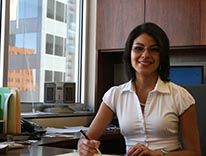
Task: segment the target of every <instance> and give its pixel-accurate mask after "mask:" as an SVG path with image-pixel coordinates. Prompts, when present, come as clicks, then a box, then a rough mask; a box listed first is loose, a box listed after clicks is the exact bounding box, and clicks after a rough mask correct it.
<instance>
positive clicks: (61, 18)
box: [56, 2, 65, 22]
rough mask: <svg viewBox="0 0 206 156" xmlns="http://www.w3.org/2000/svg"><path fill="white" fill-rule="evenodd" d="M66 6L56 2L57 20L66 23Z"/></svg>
mask: <svg viewBox="0 0 206 156" xmlns="http://www.w3.org/2000/svg"><path fill="white" fill-rule="evenodd" d="M64 15H65V14H64V4H63V3H60V2H56V20H57V21H61V22H64Z"/></svg>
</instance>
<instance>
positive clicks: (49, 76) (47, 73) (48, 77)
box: [45, 70, 52, 82]
mask: <svg viewBox="0 0 206 156" xmlns="http://www.w3.org/2000/svg"><path fill="white" fill-rule="evenodd" d="M47 81H52V71H49V70H45V82H47Z"/></svg>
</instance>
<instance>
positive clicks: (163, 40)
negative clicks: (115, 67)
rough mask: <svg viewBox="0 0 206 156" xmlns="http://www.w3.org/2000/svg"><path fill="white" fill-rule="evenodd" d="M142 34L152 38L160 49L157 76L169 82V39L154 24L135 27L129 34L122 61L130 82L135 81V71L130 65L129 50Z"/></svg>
mask: <svg viewBox="0 0 206 156" xmlns="http://www.w3.org/2000/svg"><path fill="white" fill-rule="evenodd" d="M142 33H146V34H148V35H150V36H152V37H153V38H154V39H155V41H156V42H157V44H158V45H159V48H160V51H159V53H160V65H159V68H158V74H159V76H160V78H161V80H162V81H164V82H168V81H169V70H170V62H169V39H168V37H167V35H166V33H165V32H164V31H163V30H162V29H161V28H160V27H159V26H158V25H156V24H154V23H144V24H142V25H139V26H137V27H135V28H134V29H133V30H132V31H131V32H130V34H129V36H128V38H127V41H126V44H125V51H124V55H123V60H124V63H125V68H126V72H127V76H128V78H129V79H130V80H135V77H136V76H135V69H134V68H133V67H132V64H131V50H132V46H133V42H134V40H135V39H136V38H137V37H138V36H140V35H141V34H142Z"/></svg>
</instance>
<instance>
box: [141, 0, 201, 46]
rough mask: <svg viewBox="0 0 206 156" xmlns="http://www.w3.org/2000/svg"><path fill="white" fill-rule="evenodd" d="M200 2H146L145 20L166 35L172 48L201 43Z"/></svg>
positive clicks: (191, 0)
mask: <svg viewBox="0 0 206 156" xmlns="http://www.w3.org/2000/svg"><path fill="white" fill-rule="evenodd" d="M200 4H201V0H146V6H145V20H146V22H155V23H157V24H158V25H160V26H161V27H162V28H163V29H164V30H165V31H166V33H167V35H168V37H169V39H170V43H171V45H172V46H178V45H198V44H200V43H201V37H200V36H201V16H200V15H201V5H200Z"/></svg>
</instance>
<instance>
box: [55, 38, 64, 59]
mask: <svg viewBox="0 0 206 156" xmlns="http://www.w3.org/2000/svg"><path fill="white" fill-rule="evenodd" d="M63 50H64V40H63V38H62V37H58V36H55V55H57V56H63Z"/></svg>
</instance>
